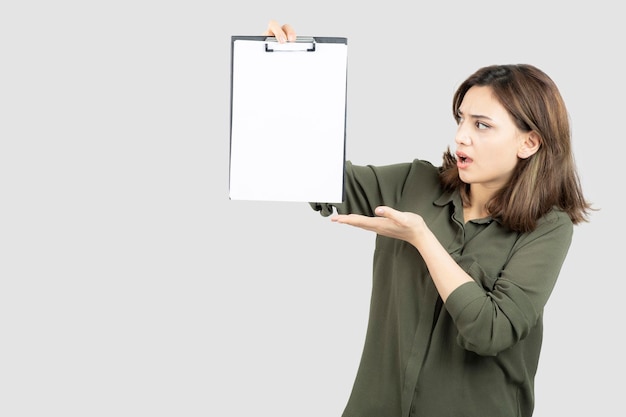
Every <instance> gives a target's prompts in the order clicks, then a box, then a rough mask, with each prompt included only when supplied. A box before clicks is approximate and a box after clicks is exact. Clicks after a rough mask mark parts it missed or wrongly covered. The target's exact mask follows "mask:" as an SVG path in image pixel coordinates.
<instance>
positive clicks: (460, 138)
mask: <svg viewBox="0 0 626 417" xmlns="http://www.w3.org/2000/svg"><path fill="white" fill-rule="evenodd" d="M454 142H455V143H456V144H457V145H465V146H469V145H471V144H472V138H470V136H469V134H468V132H467V130H465V129H463V124H459V127H458V128H457V130H456V136H455V137H454Z"/></svg>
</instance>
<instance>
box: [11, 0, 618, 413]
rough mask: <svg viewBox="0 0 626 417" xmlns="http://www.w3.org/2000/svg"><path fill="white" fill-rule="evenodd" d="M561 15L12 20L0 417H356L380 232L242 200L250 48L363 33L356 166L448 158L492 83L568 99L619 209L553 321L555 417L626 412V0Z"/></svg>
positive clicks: (75, 15) (559, 294) (549, 312)
mask: <svg viewBox="0 0 626 417" xmlns="http://www.w3.org/2000/svg"><path fill="white" fill-rule="evenodd" d="M554 3H556V2H549V1H540V2H539V1H538V2H534V1H526V2H511V3H509V2H502V1H493V2H481V1H472V2H466V1H456V2H427V4H426V5H420V4H411V6H410V7H409V6H408V4H409V2H400V1H385V2H383V3H380V5H378V6H375V7H374V6H368V5H367V4H366V3H364V2H357V1H351V2H338V1H326V0H318V1H315V2H294V1H264V2H259V1H252V0H247V1H237V0H232V1H227V2H206V1H185V0H179V1H139V0H125V1H118V0H113V1H106V2H105V1H91V2H79V1H67V0H65V1H55V2H44V1H19V2H18V1H6V2H3V3H2V6H0V141H1V142H0V415H2V416H6V417H17V416H50V415H55V416H56V415H58V416H64V417H70V416H81V417H83V416H118V417H119V416H186V417H192V416H194V417H195V416H219V417H230V416H251V415H267V416H274V417H283V416H285V417H287V416H289V417H291V416H295V415H297V416H299V417H309V416H310V417H320V416H339V415H340V414H341V412H342V410H343V407H344V405H345V402H346V400H347V397H348V395H349V393H350V390H351V386H352V382H353V378H354V375H355V372H356V369H357V365H358V361H359V358H360V353H361V348H362V344H363V337H364V332H365V327H366V324H367V323H366V320H367V311H368V304H369V292H370V282H371V281H370V280H371V275H370V272H371V271H370V267H371V255H372V249H373V241H374V236H373V235H371V234H369V233H367V232H364V231H361V230H359V229H354V228H350V227H348V226H341V225H336V224H332V223H331V222H330V221H329V220H328V219H325V218H322V217H320V216H319V215H318V214H317V213H315V212H313V211H312V210H310V208H309V207H308V205H307V204H302V203H271V202H242V201H229V199H228V157H229V116H230V115H229V110H230V37H231V36H232V35H257V34H261V33H262V32H263V31H264V29H265V26H266V24H267V22H268V21H269V20H270V19H272V18H273V19H277V20H279V21H281V22H290V23H292V24H293V25H294V26H295V27H296V29H297V30H298V33H299V34H301V35H306V36H341V37H347V38H348V115H347V150H346V151H347V156H348V158H349V159H351V160H352V161H354V162H355V163H360V164H363V163H372V164H384V163H390V162H400V161H408V160H411V159H413V158H415V157H419V158H424V159H429V160H431V161H433V162H438V161H440V158H441V154H442V152H443V151H444V149H445V147H446V146H447V145H448V144H450V143H452V139H453V135H454V130H455V125H454V121H453V118H452V115H451V97H452V94H453V92H454V90H455V88H456V87H457V86H458V84H459V83H460V82H461V81H462V80H463V79H465V77H467V76H468V75H469V74H470V73H472V72H473V71H474V70H476V69H477V68H478V67H481V66H484V65H488V64H494V63H521V62H526V63H532V64H535V65H537V66H538V67H540V68H542V69H544V70H545V71H546V72H547V73H548V74H549V75H550V76H551V77H552V78H553V79H554V80H555V81H556V82H557V84H558V85H559V86H560V89H561V92H562V94H563V96H564V98H565V100H566V102H567V103H568V108H569V111H570V114H571V118H572V126H573V136H574V149H575V153H576V158H577V163H578V167H579V171H580V175H581V179H582V183H583V186H584V189H585V192H586V194H587V197H588V198H589V199H590V200H591V201H593V202H594V204H595V205H596V206H597V207H599V208H601V210H600V211H599V212H597V213H595V214H594V215H593V217H592V222H591V223H589V224H585V225H583V226H580V227H578V228H577V229H576V232H575V236H574V242H573V244H572V247H571V250H570V254H569V257H568V259H567V261H566V263H565V265H564V267H563V270H562V274H561V277H560V280H559V282H558V283H557V287H556V289H555V292H554V294H553V296H552V298H551V300H550V301H549V303H548V306H547V308H546V312H545V342H544V348H543V352H542V356H541V362H540V370H539V374H538V376H537V381H536V399H537V402H536V413H535V416H536V417H552V416H555V415H560V416H571V415H585V416H588V415H597V412H598V410H607V411H606V412H605V414H606V415H616V414H617V413H619V412H622V410H623V408H622V407H621V404H622V403H623V393H622V388H623V384H622V383H621V382H620V381H622V379H621V378H622V376H623V375H624V372H626V368H625V363H624V359H623V351H622V348H621V346H622V345H621V343H620V342H619V341H618V337H619V338H620V339H619V340H621V335H620V333H622V332H623V326H624V309H623V296H622V291H623V279H624V269H623V259H622V258H623V255H622V254H621V253H618V251H619V252H622V248H623V244H622V241H621V240H622V237H623V235H624V231H625V230H624V223H623V219H622V217H623V215H622V217H618V213H619V212H618V207H620V206H619V205H618V195H619V194H620V193H621V190H622V189H623V185H622V182H623V180H622V169H621V166H622V165H623V163H622V162H621V161H622V159H623V157H622V154H623V149H622V146H623V143H624V139H625V137H624V103H623V97H624V96H626V83H624V78H623V77H624V74H626V67H625V64H624V59H623V50H624V45H623V41H624V39H625V38H626V36H625V35H626V30H625V29H624V24H623V19H622V17H623V14H622V13H620V12H618V4H617V3H616V2H612V1H608V0H599V1H594V2H578V3H576V2H565V1H562V2H559V3H560V5H555V4H554ZM620 10H621V8H620ZM288 105H289V103H285V106H288ZM276 111H280V109H279V108H277V109H276ZM620 202H621V199H620Z"/></svg>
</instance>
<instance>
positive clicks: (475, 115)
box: [457, 109, 493, 121]
mask: <svg viewBox="0 0 626 417" xmlns="http://www.w3.org/2000/svg"><path fill="white" fill-rule="evenodd" d="M457 114H458V115H459V116H463V112H462V111H461V109H457ZM467 117H471V118H472V119H487V120H491V121H493V119H492V118H491V117H489V116H485V115H484V114H470V115H467Z"/></svg>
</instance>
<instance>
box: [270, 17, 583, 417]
mask: <svg viewBox="0 0 626 417" xmlns="http://www.w3.org/2000/svg"><path fill="white" fill-rule="evenodd" d="M265 34H266V35H270V36H276V37H277V38H278V40H279V41H287V40H294V39H295V31H294V30H293V28H292V27H291V26H289V25H283V26H281V25H279V24H278V23H277V22H275V21H271V22H270V23H269V25H268V29H267V32H266V33H265ZM452 110H453V116H454V118H455V120H456V122H457V124H458V129H457V133H456V138H455V142H456V151H455V153H452V152H451V151H450V149H448V150H446V151H445V152H444V155H443V162H442V164H441V166H435V165H432V164H431V163H429V162H427V161H423V160H417V159H416V160H413V161H412V162H407V163H399V164H394V165H388V166H355V165H353V164H351V163H350V162H347V163H346V180H345V181H346V182H345V190H346V193H345V200H344V201H343V202H342V203H341V204H327V203H311V205H312V207H313V208H314V209H316V210H318V211H320V213H321V214H322V215H323V216H332V217H331V220H332V221H334V222H337V223H342V224H348V225H352V226H356V227H360V228H363V229H366V230H370V231H373V232H375V233H376V249H375V253H374V272H373V273H374V276H373V287H372V295H371V297H372V298H371V308H370V316H369V324H368V328H367V334H366V340H365V346H364V349H363V354H362V358H361V362H360V366H359V370H358V373H357V376H356V379H355V382H354V387H353V391H352V394H351V396H350V398H349V401H348V403H347V406H346V408H345V411H344V414H343V415H344V417H396V416H398V417H400V416H402V417H405V416H407V417H408V416H424V417H444V416H445V417H461V416H465V417H470V416H475V417H528V416H531V415H532V413H533V408H534V378H535V374H536V372H537V365H538V361H539V353H540V349H541V343H542V332H543V327H542V316H543V310H544V306H545V305H546V302H547V301H548V298H549V296H550V294H551V292H552V289H553V288H554V285H555V282H556V280H557V277H558V275H559V272H560V269H561V266H562V264H563V262H564V260H565V257H566V255H567V252H568V249H569V246H570V243H571V239H572V235H573V226H574V225H576V224H579V223H581V222H585V221H588V214H589V211H590V210H591V206H590V204H589V203H588V202H587V201H586V200H585V198H584V196H583V193H582V190H581V186H580V181H579V178H578V175H577V172H576V167H575V164H574V158H573V155H572V149H571V138H570V127H569V119H568V113H567V110H566V107H565V104H564V103H563V99H562V97H561V95H560V93H559V90H558V89H557V86H556V85H555V84H554V82H553V81H552V80H551V79H550V78H549V77H548V76H547V75H546V74H545V73H544V72H542V71H541V70H539V69H538V68H536V67H534V66H532V65H524V64H519V65H493V66H488V67H484V68H480V69H478V70H477V71H476V72H475V73H474V74H472V75H471V76H470V77H469V78H467V80H465V81H464V82H463V83H462V84H461V85H460V87H459V88H458V89H457V91H456V93H455V94H454V96H453V100H452ZM335 211H336V213H337V214H334V213H335Z"/></svg>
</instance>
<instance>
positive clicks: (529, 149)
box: [517, 131, 541, 159]
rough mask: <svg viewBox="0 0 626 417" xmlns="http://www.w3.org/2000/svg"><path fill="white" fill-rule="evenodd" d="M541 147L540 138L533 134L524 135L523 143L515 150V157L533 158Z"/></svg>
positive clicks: (532, 132) (531, 132)
mask: <svg viewBox="0 0 626 417" xmlns="http://www.w3.org/2000/svg"><path fill="white" fill-rule="evenodd" d="M540 147H541V137H540V136H539V135H538V134H537V133H536V132H535V131H530V132H528V133H524V138H523V141H522V143H521V145H520V147H519V149H518V150H517V157H518V158H521V159H527V158H530V157H531V156H533V155H534V154H535V153H536V152H537V151H538V150H539V148H540Z"/></svg>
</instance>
